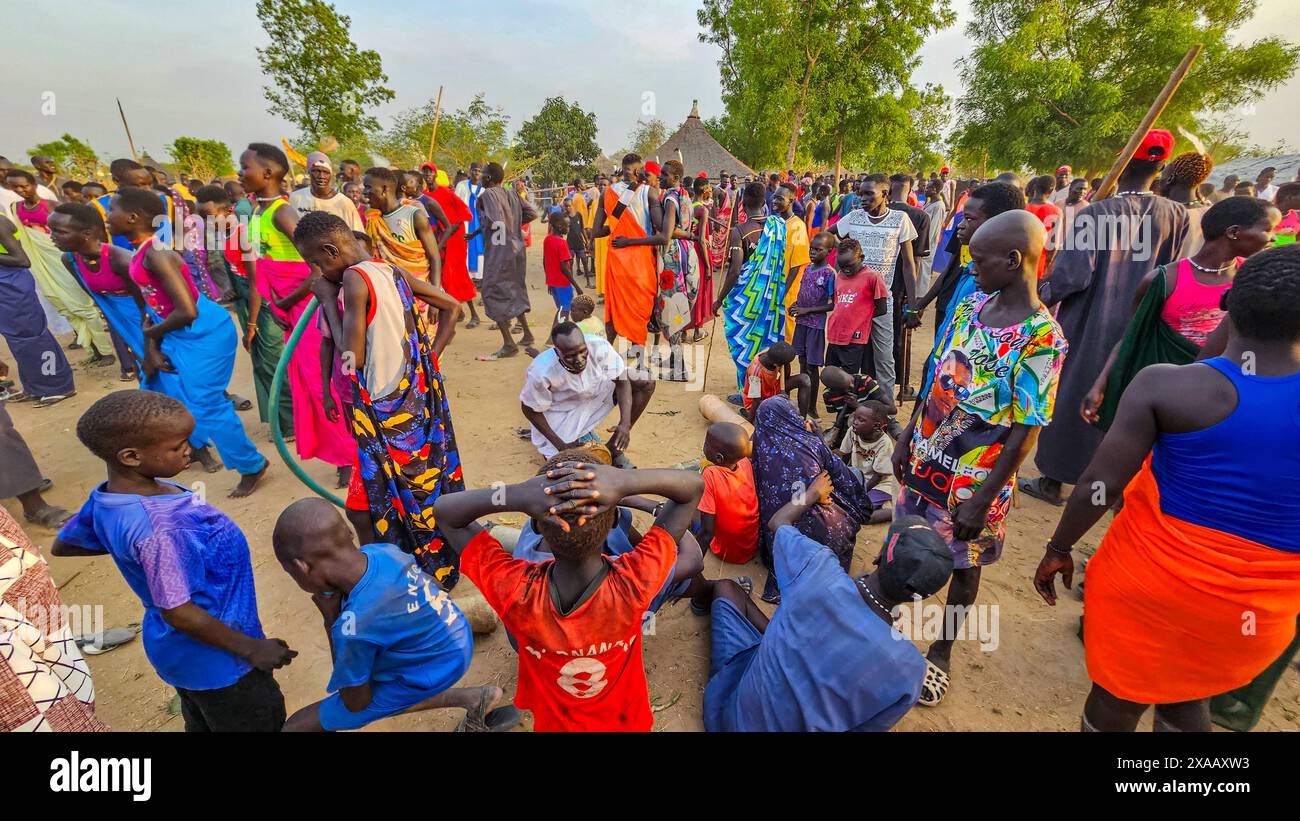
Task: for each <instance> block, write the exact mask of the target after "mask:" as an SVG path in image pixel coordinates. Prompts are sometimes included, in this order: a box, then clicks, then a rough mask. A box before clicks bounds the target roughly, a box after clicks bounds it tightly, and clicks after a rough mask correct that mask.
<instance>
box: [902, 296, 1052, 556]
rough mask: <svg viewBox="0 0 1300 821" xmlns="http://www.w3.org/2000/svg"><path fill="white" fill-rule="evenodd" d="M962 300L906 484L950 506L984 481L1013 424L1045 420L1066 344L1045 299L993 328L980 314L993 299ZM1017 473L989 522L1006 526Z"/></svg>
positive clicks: (941, 347) (942, 347)
mask: <svg viewBox="0 0 1300 821" xmlns="http://www.w3.org/2000/svg"><path fill="white" fill-rule="evenodd" d="M990 298H991V297H990V295H988V294H984V293H976V294H973V295H971V296H969V297H967V298H966V299H964V300H962V301H961V302H960V303H959V304H958V305H957V307H956V308H955V309H954V311H953V317H952V321H951V322H950V323H949V324H948V329H947V331H946V332H945V333H944V335H943V338H942V339H941V341H940V343H939V344H938V345H936V346H935V349H936V350H937V351H940V352H941V353H940V354H939V355H938V356H937V357H936V359H937V363H936V364H935V369H934V372H933V373H932V374H930V389H929V391H928V392H927V393H926V395H925V405H924V407H923V409H922V412H921V415H920V417H919V418H918V419H917V423H916V430H915V432H914V433H913V436H912V461H911V467H910V469H909V470H908V473H907V476H906V477H905V478H904V482H905V484H906V485H907V486H908V487H909V488H911V489H912V490H915V491H916V492H917V493H919V494H921V495H922V496H924V497H925V498H926V499H927V500H928V501H929V502H931V503H932V504H935V505H937V506H939V507H945V508H947V509H948V510H949V511H950V512H953V511H956V509H957V506H958V505H959V504H961V503H962V502H964V501H966V500H967V499H969V498H971V496H972V495H974V493H975V492H976V491H977V490H978V489H979V488H980V485H981V484H983V482H984V479H985V478H986V477H987V476H988V473H989V471H990V470H992V469H993V465H994V464H995V463H996V462H997V459H998V455H999V454H1000V453H1001V452H1002V446H1003V444H1005V443H1006V440H1007V437H1008V436H1010V434H1011V426H1012V425H1013V424H1016V423H1019V424H1024V425H1035V426H1046V425H1047V424H1048V423H1049V422H1051V420H1052V410H1053V406H1054V405H1055V402H1056V386H1057V382H1058V381H1059V379H1060V376H1061V363H1062V362H1063V361H1064V360H1065V352H1066V349H1067V347H1068V346H1067V344H1066V341H1065V337H1064V336H1063V335H1062V333H1061V326H1060V325H1058V324H1057V323H1056V320H1055V319H1054V318H1053V317H1052V315H1051V314H1050V313H1049V312H1048V310H1047V308H1046V307H1045V306H1039V308H1038V310H1037V311H1036V312H1035V313H1034V314H1033V315H1032V316H1030V317H1029V318H1028V319H1026V320H1025V321H1023V322H1021V323H1020V324H1018V325H1013V326H1009V327H1006V328H990V327H988V326H987V325H984V324H982V323H981V322H980V320H979V314H980V311H981V310H982V309H983V308H984V305H985V304H986V303H987V302H988V300H989V299H990ZM1015 481H1016V477H1015V474H1014V473H1013V474H1012V475H1011V476H1010V477H1009V478H1008V479H1007V483H1006V485H1005V486H1004V487H1003V488H1002V489H1001V490H999V491H998V495H997V497H996V498H995V499H994V502H993V504H992V505H991V506H990V508H989V518H988V524H989V527H990V528H991V529H993V530H995V531H999V532H1000V529H1001V523H1002V520H1003V519H1004V518H1005V517H1006V515H1007V509H1008V508H1009V507H1010V504H1011V489H1012V487H1014V486H1015Z"/></svg>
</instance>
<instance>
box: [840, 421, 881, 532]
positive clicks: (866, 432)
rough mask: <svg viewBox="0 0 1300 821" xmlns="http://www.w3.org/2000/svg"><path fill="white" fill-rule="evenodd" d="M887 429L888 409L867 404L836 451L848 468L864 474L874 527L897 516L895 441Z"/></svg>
mask: <svg viewBox="0 0 1300 821" xmlns="http://www.w3.org/2000/svg"><path fill="white" fill-rule="evenodd" d="M888 427H889V408H887V407H886V406H885V405H883V404H881V403H880V402H877V401H875V400H868V401H866V402H864V403H862V404H861V405H858V406H857V408H855V409H854V410H853V415H852V416H850V417H849V430H848V432H847V433H845V435H844V440H843V441H842V442H841V443H840V446H839V449H838V451H837V452H838V453H839V454H840V457H841V458H842V459H844V461H845V462H847V463H848V464H849V467H855V468H857V469H858V470H860V471H862V484H863V487H865V488H866V489H867V497H868V498H870V499H871V504H872V507H873V508H874V510H872V512H871V520H870V522H869V523H870V524H873V525H874V524H881V523H882V522H888V521H889V520H890V519H891V518H893V515H894V514H893V510H892V508H891V503H892V502H893V498H894V466H893V463H892V462H891V461H890V459H891V457H892V456H893V454H894V440H893V439H890V438H889V436H888V435H886V433H885V429H886V428H888Z"/></svg>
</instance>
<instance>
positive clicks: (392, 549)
mask: <svg viewBox="0 0 1300 821" xmlns="http://www.w3.org/2000/svg"><path fill="white" fill-rule="evenodd" d="M271 541H272V543H273V544H274V545H275V558H276V559H278V560H279V562H280V566H281V567H283V568H284V570H285V572H286V573H288V574H289V575H290V576H291V577H292V578H293V580H294V582H296V583H297V585H298V586H299V587H301V588H302V589H303V590H305V591H307V592H308V593H310V594H311V600H312V602H313V603H314V604H315V605H316V607H317V609H318V610H320V613H321V616H322V617H323V618H324V620H325V634H326V637H327V639H328V641H329V646H330V650H331V654H332V655H333V657H334V671H333V673H332V674H331V675H330V680H329V684H328V689H329V691H330V696H329V697H328V698H326V699H324V700H323V701H318V702H316V703H314V704H310V705H308V706H306V707H303V708H302V709H301V710H298V711H297V712H296V713H294V714H293V715H292V716H290V718H289V721H288V722H287V723H286V724H285V725H284V729H285V730H286V731H320V730H355V729H358V728H361V727H364V726H366V725H367V724H370V723H372V722H375V721H378V720H379V719H381V718H387V717H389V716H394V715H397V714H399V713H413V712H418V711H421V710H434V709H438V708H442V707H459V708H461V709H463V710H465V718H464V719H463V720H462V721H461V723H460V726H459V727H457V731H458V732H467V731H487V730H491V731H501V730H508V729H509V728H510V727H513V726H514V725H516V724H518V723H519V719H520V714H519V711H518V710H516V709H515V708H514V707H511V706H506V707H502V708H500V709H493V708H494V707H496V705H497V704H498V703H499V702H500V701H501V699H502V696H503V695H504V693H503V692H502V690H501V688H500V687H496V686H491V685H489V686H485V687H456V688H453V687H452V685H453V684H455V683H456V682H457V681H459V680H460V677H461V676H463V675H465V671H466V670H468V669H469V663H470V659H471V658H472V657H473V655H474V638H473V635H472V634H471V632H470V627H469V622H468V621H467V620H466V619H465V616H464V615H463V614H462V613H461V612H460V609H459V608H457V607H456V605H455V604H454V603H453V602H452V601H451V599H450V598H448V596H447V594H446V593H445V592H444V591H443V590H442V588H441V587H439V586H438V583H437V582H436V581H435V580H434V579H433V577H432V576H429V575H428V574H427V573H425V572H424V571H422V570H421V569H420V567H419V565H417V564H416V562H415V559H413V558H412V557H411V556H409V555H408V554H406V553H403V552H402V550H401V548H399V547H397V546H396V545H391V544H367V545H362V547H361V549H360V550H358V549H357V545H356V542H354V541H353V539H352V532H351V531H350V530H349V529H348V526H347V524H346V523H345V522H344V521H343V518H342V517H341V516H339V514H338V513H337V512H335V510H334V508H333V506H332V505H330V503H329V502H327V501H325V500H324V499H320V498H316V497H311V498H308V499H300V500H298V501H296V502H294V503H293V504H291V505H289V506H288V507H287V508H285V509H284V512H283V513H281V514H280V518H279V519H278V520H277V521H276V523H275V531H274V533H273V534H272V537H271Z"/></svg>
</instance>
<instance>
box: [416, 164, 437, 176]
mask: <svg viewBox="0 0 1300 821" xmlns="http://www.w3.org/2000/svg"><path fill="white" fill-rule="evenodd" d="M420 170H421V171H432V172H433V173H434V174H437V173H438V166H436V165H434V164H433V163H431V162H427V163H425V164H424V165H421V166H420Z"/></svg>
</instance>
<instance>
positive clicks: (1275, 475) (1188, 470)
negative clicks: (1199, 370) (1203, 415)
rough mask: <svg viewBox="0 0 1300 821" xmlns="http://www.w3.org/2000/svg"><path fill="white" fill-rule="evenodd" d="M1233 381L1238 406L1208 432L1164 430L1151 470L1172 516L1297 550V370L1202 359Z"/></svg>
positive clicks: (1299, 511) (1299, 484)
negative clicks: (1251, 370)
mask: <svg viewBox="0 0 1300 821" xmlns="http://www.w3.org/2000/svg"><path fill="white" fill-rule="evenodd" d="M1201 364H1204V365H1209V366H1210V367H1211V368H1214V369H1215V370H1216V371H1218V372H1219V373H1221V374H1223V375H1224V376H1225V377H1227V378H1228V380H1229V381H1231V382H1232V384H1233V387H1235V388H1236V390H1237V407H1236V409H1235V410H1233V412H1232V413H1231V414H1229V415H1228V417H1227V418H1226V419H1224V420H1223V421H1222V422H1219V423H1218V424H1215V425H1211V426H1210V427H1208V428H1205V429H1204V430H1196V431H1190V432H1188V433H1166V434H1161V435H1160V436H1159V437H1158V438H1157V439H1156V443H1155V446H1154V447H1153V448H1152V460H1151V470H1152V473H1153V474H1154V475H1155V478H1156V482H1157V483H1158V484H1159V486H1160V510H1161V511H1162V512H1163V513H1165V514H1166V515H1168V516H1173V517H1174V518H1177V519H1182V520H1183V521H1185V522H1190V523H1192V524H1196V525H1201V526H1203V527H1208V528H1213V529H1214V530H1221V531H1223V532H1225V533H1231V534H1233V535H1236V536H1240V537H1242V538H1243V539H1250V540H1251V541H1253V542H1258V543H1259V544H1262V545H1265V546H1267V547H1272V548H1276V549H1278V550H1285V551H1288V552H1290V553H1300V373H1297V374H1292V375H1291V376H1278V377H1264V376H1253V375H1248V374H1245V373H1242V371H1241V367H1240V365H1238V364H1237V363H1235V362H1232V361H1230V360H1228V359H1224V358H1222V357H1216V358H1214V359H1209V360H1206V361H1205V362H1203V363H1201Z"/></svg>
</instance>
